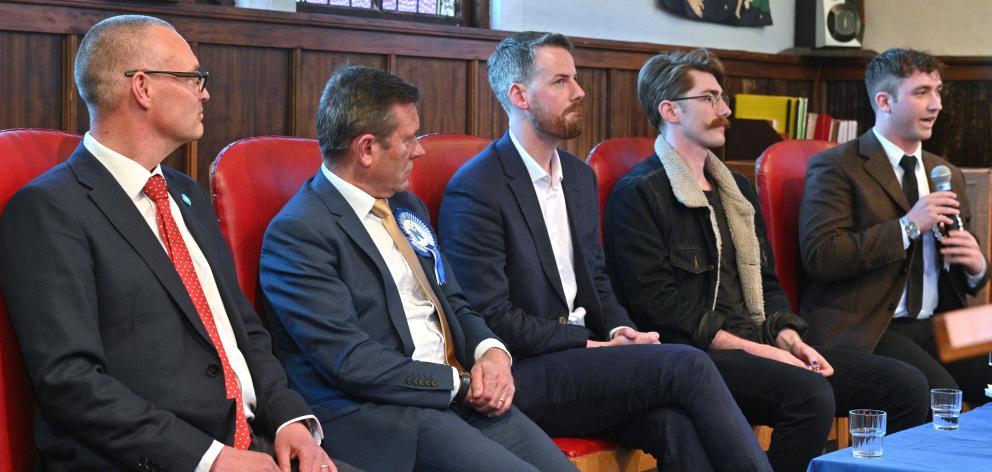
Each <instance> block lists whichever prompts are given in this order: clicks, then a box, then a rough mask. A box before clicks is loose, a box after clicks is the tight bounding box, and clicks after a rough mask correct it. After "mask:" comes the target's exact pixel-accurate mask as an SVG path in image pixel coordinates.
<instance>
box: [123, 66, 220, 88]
mask: <svg viewBox="0 0 992 472" xmlns="http://www.w3.org/2000/svg"><path fill="white" fill-rule="evenodd" d="M138 72H141V73H144V74H169V75H171V76H174V77H181V78H184V79H196V87H197V89H198V90H199V91H201V92H202V91H203V90H204V89H206V88H207V78H208V77H210V73H209V72H200V71H198V70H195V71H193V72H178V71H171V70H140V69H138V70H129V71H127V72H125V73H124V76H125V77H134V74H137V73H138Z"/></svg>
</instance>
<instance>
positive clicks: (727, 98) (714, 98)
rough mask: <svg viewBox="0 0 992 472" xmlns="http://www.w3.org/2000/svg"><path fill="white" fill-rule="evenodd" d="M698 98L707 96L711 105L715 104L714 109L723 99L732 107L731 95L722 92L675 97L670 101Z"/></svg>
mask: <svg viewBox="0 0 992 472" xmlns="http://www.w3.org/2000/svg"><path fill="white" fill-rule="evenodd" d="M696 98H705V99H707V100H709V102H710V105H713V109H714V110H715V109H716V107H717V106H718V105H719V104H720V102H721V101H722V102H723V103H724V104H726V105H727V107H728V108H729V107H730V96H728V95H724V94H720V95H716V94H713V95H696V96H694V97H681V98H673V99H671V100H669V101H670V102H678V101H681V100H693V99H696Z"/></svg>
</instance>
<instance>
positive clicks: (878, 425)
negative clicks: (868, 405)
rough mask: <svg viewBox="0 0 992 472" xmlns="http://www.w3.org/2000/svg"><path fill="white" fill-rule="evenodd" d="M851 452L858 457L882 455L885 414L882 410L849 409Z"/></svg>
mask: <svg viewBox="0 0 992 472" xmlns="http://www.w3.org/2000/svg"><path fill="white" fill-rule="evenodd" d="M847 417H848V423H850V425H851V452H852V453H853V454H854V457H857V458H859V459H865V458H873V457H882V436H885V421H886V414H885V412H884V411H882V410H851V411H850V412H848V416H847Z"/></svg>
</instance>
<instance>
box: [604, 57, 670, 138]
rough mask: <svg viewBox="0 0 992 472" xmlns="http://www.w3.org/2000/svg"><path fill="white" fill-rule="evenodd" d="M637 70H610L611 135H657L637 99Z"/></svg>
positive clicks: (613, 136) (615, 136) (614, 136)
mask: <svg viewBox="0 0 992 472" xmlns="http://www.w3.org/2000/svg"><path fill="white" fill-rule="evenodd" d="M637 72H638V71H631V70H619V69H611V70H610V97H611V98H610V131H609V137H611V138H621V137H626V136H652V137H653V136H657V135H658V130H657V129H654V128H652V127H651V124H650V123H648V118H647V116H646V115H644V109H643V107H641V102H640V100H638V99H637Z"/></svg>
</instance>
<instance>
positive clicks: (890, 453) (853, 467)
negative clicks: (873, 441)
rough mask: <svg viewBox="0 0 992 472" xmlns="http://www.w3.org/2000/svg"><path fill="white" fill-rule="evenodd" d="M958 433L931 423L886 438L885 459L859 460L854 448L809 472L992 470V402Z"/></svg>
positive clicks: (964, 420) (967, 418)
mask: <svg viewBox="0 0 992 472" xmlns="http://www.w3.org/2000/svg"><path fill="white" fill-rule="evenodd" d="M960 424H961V427H960V429H958V430H957V431H937V430H935V429H933V425H932V424H931V423H927V424H925V425H922V426H917V427H915V428H912V429H907V430H905V431H900V432H898V433H895V434H893V435H890V436H886V437H885V439H884V442H883V445H882V451H883V454H882V457H881V458H878V459H855V458H854V456H853V455H851V448H847V449H841V450H839V451H835V452H831V453H830V454H825V455H822V456H820V457H817V458H816V459H813V462H811V463H810V464H809V468H808V469H806V472H847V471H851V472H881V471H884V472H894V471H913V472H915V471H920V472H932V471H947V472H956V471H961V472H974V471H992V403H989V404H986V405H985V406H983V407H981V408H976V409H974V410H972V411H969V412H967V413H965V414H963V415H961V423H960Z"/></svg>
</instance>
